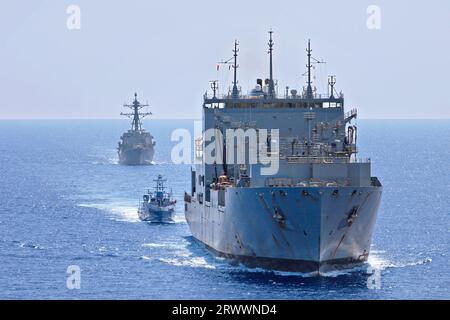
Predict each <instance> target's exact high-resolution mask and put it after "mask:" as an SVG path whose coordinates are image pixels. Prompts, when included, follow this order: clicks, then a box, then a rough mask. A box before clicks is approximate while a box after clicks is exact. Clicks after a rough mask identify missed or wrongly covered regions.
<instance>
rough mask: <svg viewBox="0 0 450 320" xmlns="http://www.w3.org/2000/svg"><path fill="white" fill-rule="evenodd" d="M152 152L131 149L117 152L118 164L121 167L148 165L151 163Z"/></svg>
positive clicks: (145, 149)
mask: <svg viewBox="0 0 450 320" xmlns="http://www.w3.org/2000/svg"><path fill="white" fill-rule="evenodd" d="M153 155H154V150H153V147H151V148H132V149H120V150H119V163H120V164H122V165H130V166H137V165H150V164H152V161H153Z"/></svg>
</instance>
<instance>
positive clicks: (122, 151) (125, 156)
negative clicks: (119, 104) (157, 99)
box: [117, 93, 155, 165]
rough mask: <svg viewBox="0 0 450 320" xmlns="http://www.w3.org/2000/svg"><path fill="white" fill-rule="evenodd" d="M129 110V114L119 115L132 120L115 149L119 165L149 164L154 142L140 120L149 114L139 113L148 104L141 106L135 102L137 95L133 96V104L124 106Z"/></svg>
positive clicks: (151, 158)
mask: <svg viewBox="0 0 450 320" xmlns="http://www.w3.org/2000/svg"><path fill="white" fill-rule="evenodd" d="M124 107H126V108H130V109H131V110H132V112H130V113H123V112H122V113H120V115H122V116H127V117H129V118H131V119H132V122H131V129H130V130H128V131H127V132H125V133H124V134H123V135H122V136H121V137H120V142H119V145H118V147H117V152H118V154H119V163H120V164H124V165H147V164H151V163H152V160H153V155H154V153H155V151H154V147H155V141H154V140H153V136H152V135H151V134H150V133H148V132H147V131H145V129H143V128H142V122H141V119H142V118H144V117H146V116H148V115H150V114H151V113H150V112H141V111H140V110H141V109H142V108H144V107H148V104H141V103H140V102H139V101H138V100H137V93H135V94H134V101H133V104H131V105H129V104H124Z"/></svg>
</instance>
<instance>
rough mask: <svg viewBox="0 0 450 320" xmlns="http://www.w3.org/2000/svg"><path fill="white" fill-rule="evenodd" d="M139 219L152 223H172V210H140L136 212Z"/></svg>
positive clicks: (173, 214) (173, 213)
mask: <svg viewBox="0 0 450 320" xmlns="http://www.w3.org/2000/svg"><path fill="white" fill-rule="evenodd" d="M138 216H139V219H140V220H142V221H147V222H152V223H173V222H174V217H175V210H174V208H165V209H163V210H160V209H148V208H145V207H143V208H140V209H139V211H138Z"/></svg>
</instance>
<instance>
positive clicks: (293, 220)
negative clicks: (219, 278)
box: [184, 32, 382, 274]
mask: <svg viewBox="0 0 450 320" xmlns="http://www.w3.org/2000/svg"><path fill="white" fill-rule="evenodd" d="M269 33H270V39H269V43H268V45H269V50H268V54H269V77H268V79H265V80H264V81H263V80H262V79H257V81H256V86H255V88H254V89H252V90H251V91H249V92H248V94H244V93H243V92H242V89H241V88H240V87H238V81H237V69H238V67H239V66H238V64H237V57H238V51H239V49H238V45H239V44H238V43H237V41H236V42H235V44H234V50H233V53H234V54H233V57H232V58H231V59H230V60H228V61H230V64H232V68H233V76H234V77H233V83H232V87H231V88H230V89H229V90H228V92H226V93H225V94H223V95H221V96H219V95H218V84H217V82H216V81H213V83H212V86H211V88H212V89H213V90H212V92H206V93H205V95H204V101H203V113H202V117H203V120H202V125H203V128H202V130H203V135H202V136H200V137H198V138H197V139H196V140H195V157H196V158H195V160H196V163H195V164H194V165H193V167H192V169H191V170H192V171H191V173H192V174H191V189H190V190H189V192H186V193H185V196H184V200H185V216H186V220H187V223H188V225H189V227H190V230H191V233H192V235H193V236H194V238H196V239H197V240H199V241H200V242H201V243H203V244H204V245H205V246H206V247H207V248H208V249H209V250H211V251H212V252H213V253H215V254H216V255H218V256H222V257H225V258H229V259H231V260H233V261H235V262H238V263H242V264H244V265H247V266H249V267H260V268H265V269H272V270H282V271H294V272H312V273H316V274H321V273H323V272H327V271H330V270H336V269H341V268H350V267H354V266H357V265H361V264H363V263H364V262H365V261H366V260H367V258H368V255H369V251H370V246H371V238H372V233H373V230H374V225H375V221H376V217H377V212H378V208H379V205H380V200H381V194H382V185H381V183H380V181H379V180H378V178H377V177H374V176H371V162H370V159H359V158H358V157H357V156H356V153H357V149H356V140H357V127H356V125H354V121H353V120H354V119H355V118H356V117H357V112H356V109H351V110H349V111H347V112H345V110H344V96H343V94H342V93H338V92H337V90H336V89H335V83H336V78H335V77H334V76H330V77H329V78H328V90H327V91H328V93H326V94H320V93H318V91H317V89H316V88H315V86H314V85H313V83H312V80H313V79H312V69H313V68H314V64H315V63H319V62H321V61H320V60H318V59H315V58H314V57H313V56H312V50H311V46H310V42H309V41H308V46H307V49H306V52H307V61H308V63H307V72H306V73H305V76H307V82H306V85H305V86H304V87H303V90H301V92H297V90H294V89H292V90H289V87H286V90H282V91H283V94H281V95H279V94H278V93H277V91H278V90H277V89H278V88H277V87H278V85H277V83H276V82H275V80H274V79H273V69H272V65H273V64H272V53H273V50H274V49H273V46H274V42H273V40H272V32H269ZM207 132H210V133H209V134H207ZM211 132H212V133H211ZM236 132H238V133H236ZM255 132H256V134H255ZM228 133H231V134H233V135H232V136H231V138H229V135H228ZM239 134H240V138H239ZM235 138H236V140H235ZM239 139H241V140H239ZM235 141H237V143H236V144H235ZM239 147H243V148H244V149H245V154H244V157H241V159H240V160H239V159H238V160H236V159H235V158H234V157H235V155H236V154H235V153H233V150H234V151H236V149H237V148H239ZM255 148H256V149H257V150H258V157H257V161H255V159H254V158H252V157H250V156H251V153H252V152H253V151H252V150H254V149H255ZM237 155H239V154H237Z"/></svg>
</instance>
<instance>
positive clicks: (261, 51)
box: [0, 0, 450, 119]
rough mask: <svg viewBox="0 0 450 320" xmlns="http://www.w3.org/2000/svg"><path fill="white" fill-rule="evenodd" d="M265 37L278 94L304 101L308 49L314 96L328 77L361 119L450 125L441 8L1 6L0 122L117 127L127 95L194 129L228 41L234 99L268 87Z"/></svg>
mask: <svg viewBox="0 0 450 320" xmlns="http://www.w3.org/2000/svg"><path fill="white" fill-rule="evenodd" d="M69 5H77V6H78V7H79V9H80V20H79V21H80V28H79V29H69V28H68V27H67V20H68V19H69V18H72V17H73V16H72V15H71V14H70V13H69V14H68V13H67V8H68V6H69ZM371 5H375V6H377V8H378V9H379V11H377V13H374V12H373V11H370V10H369V13H368V7H369V6H371ZM378 13H379V14H378ZM368 19H369V22H371V23H369V25H370V26H371V27H372V28H369V27H368ZM373 19H375V20H373ZM70 21H73V20H70ZM374 26H376V28H373V27H374ZM269 29H272V30H273V31H274V41H275V45H274V53H273V54H274V56H273V59H274V78H275V79H276V80H277V82H278V91H279V93H280V94H281V93H284V91H285V89H284V88H285V87H286V86H289V87H290V88H296V89H297V90H298V91H301V90H302V87H303V86H304V84H305V81H306V79H305V77H304V76H303V74H304V72H305V71H306V66H305V65H306V55H305V48H306V45H307V41H308V39H311V44H312V49H313V56H314V57H316V58H317V59H323V60H324V61H325V62H326V63H324V64H320V65H316V68H315V70H314V75H315V82H314V83H315V85H316V86H317V88H318V91H319V92H326V90H327V86H326V81H327V80H326V79H327V75H336V77H337V83H336V88H337V90H338V91H342V92H343V93H344V95H345V103H346V107H347V108H355V107H356V108H358V116H359V117H360V118H371V119H372V118H373V119H409V118H415V119H423V118H426V119H429V118H433V119H434V118H437V119H441V118H447V119H448V118H450V90H449V88H448V87H449V83H448V79H449V77H450V40H449V39H450V1H448V0H429V1H406V0H396V1H392V0H391V1H385V0H383V1H381V0H379V1H377V0H371V1H365V0H347V1H331V0H330V1H323V0H314V1H303V0H292V1H284V0H278V1H266V0H259V1H253V0H250V1H243V0H227V1H220V2H219V1H212V0H192V1H181V0H179V1H175V0H164V1H153V0H127V1H119V0H118V1H107V0H95V1H93V0H71V1H65V0H60V1H54V0H48V1H47V0H28V1H25V0H17V1H12V0H9V1H7V0H3V1H2V2H1V4H0V119H60V118H64V119H75V118H76V119H100V118H106V119H113V118H120V115H119V114H120V112H121V111H124V110H123V107H122V105H123V104H124V103H125V102H130V101H131V100H132V98H133V94H134V92H137V93H138V95H139V98H140V100H141V102H147V101H148V103H149V104H150V108H149V110H150V111H151V112H152V113H153V117H154V118H156V119H174V118H177V119H178V118H186V119H192V118H199V117H201V109H202V108H201V106H202V99H203V94H204V93H205V91H206V90H207V89H209V86H210V83H209V81H210V80H215V79H218V80H219V85H220V90H221V92H226V91H227V89H228V87H229V85H230V82H231V79H232V73H231V72H232V71H229V70H228V68H227V66H226V65H222V67H221V68H220V70H219V72H217V68H216V66H217V63H218V62H219V61H221V60H226V59H229V58H230V57H231V56H232V52H231V50H232V47H233V43H234V40H235V39H238V40H239V43H240V51H239V57H238V59H239V69H238V79H239V85H240V86H241V87H242V90H243V92H247V90H250V89H252V88H253V87H254V85H255V79H256V78H266V77H268V63H269V58H268V55H267V41H268V33H267V31H268V30H269Z"/></svg>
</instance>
